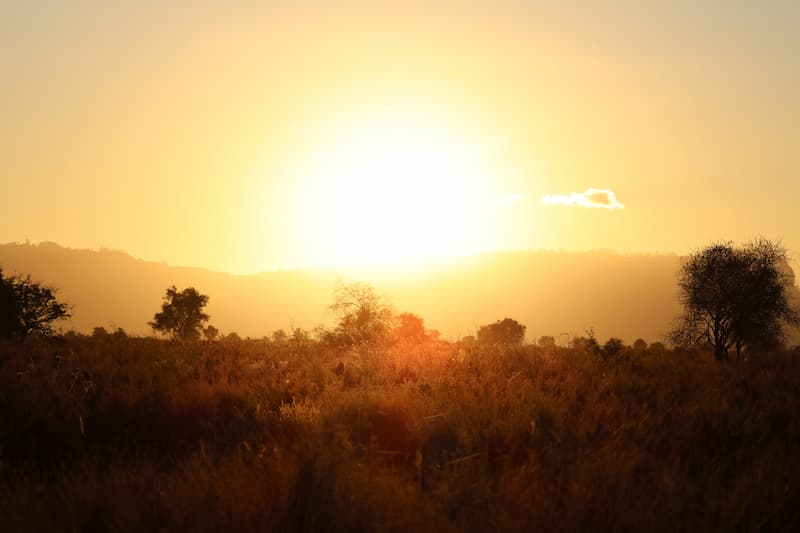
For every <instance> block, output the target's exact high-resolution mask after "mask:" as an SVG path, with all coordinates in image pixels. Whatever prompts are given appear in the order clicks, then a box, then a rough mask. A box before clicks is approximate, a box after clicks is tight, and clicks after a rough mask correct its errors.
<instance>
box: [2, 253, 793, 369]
mask: <svg viewBox="0 0 800 533" xmlns="http://www.w3.org/2000/svg"><path fill="white" fill-rule="evenodd" d="M678 289H679V292H680V297H681V303H682V304H683V308H684V310H683V313H682V315H681V316H680V317H679V318H678V319H677V320H676V322H675V324H674V325H673V327H672V328H671V330H670V332H669V333H668V335H667V336H666V337H665V340H667V341H668V342H669V343H670V344H672V345H673V346H675V347H683V348H699V349H704V348H710V349H711V350H712V351H713V353H714V356H715V357H716V359H717V360H720V361H722V360H727V359H728V353H729V352H730V351H731V350H735V353H736V357H737V359H739V358H740V357H741V354H742V353H743V352H744V351H747V352H750V353H756V352H758V351H767V350H771V349H775V348H777V347H780V346H782V344H783V343H784V342H785V340H786V338H787V336H786V330H787V328H788V327H796V326H798V325H800V312H799V311H798V309H797V302H795V301H793V300H792V295H793V294H795V286H794V273H793V272H792V269H791V268H790V267H789V264H788V257H787V252H786V249H785V247H783V246H782V245H780V244H779V243H775V242H772V241H769V240H767V239H764V238H759V239H756V240H754V241H752V242H749V243H745V244H744V245H741V246H735V245H734V244H733V243H730V242H720V243H713V244H711V245H709V246H707V247H705V248H704V249H702V250H699V251H697V252H695V253H693V254H691V255H690V256H689V257H688V259H687V260H686V261H685V262H684V264H683V266H682V267H681V269H680V272H679V273H678ZM208 301H209V296H208V295H205V294H202V293H200V292H199V291H198V290H197V289H196V288H194V287H188V288H185V289H183V290H180V291H179V290H178V289H177V288H176V287H175V286H172V287H169V288H168V289H167V290H166V293H165V295H164V299H163V302H162V305H161V310H160V311H159V312H157V313H155V315H154V317H153V320H152V321H151V322H149V323H148V325H149V326H150V327H151V328H152V329H153V331H154V333H160V334H163V335H166V336H168V337H170V338H172V339H179V340H183V341H191V340H199V339H206V340H209V341H214V340H218V339H220V338H223V337H225V338H227V339H228V340H235V339H237V338H238V335H237V334H236V333H235V332H231V333H228V334H227V335H223V334H222V333H221V332H220V331H219V330H218V329H217V328H216V327H215V326H213V325H208V324H207V323H208V321H209V320H210V316H209V315H208V314H207V313H206V312H205V310H204V309H205V307H206V305H207V304H208ZM328 309H329V311H330V312H332V313H333V315H334V316H335V318H336V325H335V326H334V327H333V328H332V329H327V328H325V327H323V326H319V327H317V328H315V329H313V330H311V331H304V330H300V329H295V330H293V331H292V332H290V333H287V332H285V331H283V330H279V331H276V332H274V334H273V340H276V341H281V340H286V339H290V338H294V339H299V338H304V339H314V340H317V341H319V342H322V343H325V344H327V345H331V346H335V347H344V348H346V347H351V346H354V345H361V344H370V345H383V344H386V343H391V342H425V341H439V339H440V334H439V332H438V331H436V330H433V329H427V328H426V327H425V324H424V321H423V319H422V318H421V317H420V316H418V315H416V314H414V313H409V312H400V313H398V312H397V311H396V310H395V309H394V307H393V306H392V305H391V303H390V302H388V301H387V300H386V299H385V298H384V297H383V296H381V295H380V294H378V293H377V291H376V290H375V289H374V288H373V287H371V286H369V285H367V284H364V283H354V284H350V285H341V286H340V287H338V288H337V289H336V290H335V291H334V295H333V303H332V304H331V305H330V306H329V308H328ZM69 316H70V315H69V306H68V305H67V304H65V303H62V302H59V301H58V300H57V299H56V297H55V291H54V289H52V288H50V287H46V286H43V285H40V284H38V283H35V282H33V281H31V279H30V277H29V276H27V277H11V278H3V275H2V270H0V338H15V339H18V340H24V339H25V338H26V337H27V336H29V335H32V334H33V335H37V336H43V337H47V336H51V335H53V334H54V333H55V330H54V328H53V323H54V322H56V321H58V320H61V319H64V318H67V317H69ZM525 329H526V327H525V326H524V325H522V324H520V323H519V322H517V321H516V320H514V319H511V318H504V319H501V320H498V321H497V322H495V323H493V324H487V325H483V326H480V327H479V328H478V330H477V332H476V335H475V336H467V337H465V338H464V339H462V340H461V342H465V343H470V342H480V343H483V344H488V345H496V344H502V345H507V346H519V345H521V344H523V343H524V341H525ZM94 333H95V334H97V335H102V334H103V333H107V332H105V330H104V329H103V328H95V331H94ZM115 334H117V335H119V334H124V332H123V331H121V330H119V329H118V330H117V331H116V332H115ZM562 335H564V334H562ZM567 337H568V338H567V341H568V342H570V343H572V345H575V344H576V343H577V344H585V347H586V348H587V349H588V350H589V351H592V352H595V353H597V354H599V355H602V356H605V357H613V356H614V355H615V354H616V353H619V352H620V351H622V350H623V349H624V348H626V346H625V344H624V342H623V341H622V340H621V339H619V338H615V337H611V338H609V339H608V340H607V341H606V342H605V343H603V344H600V342H599V341H598V340H597V339H596V337H595V335H594V330H593V329H592V328H589V329H588V330H587V331H586V336H573V337H572V339H569V336H568V335H567ZM555 342H556V341H555V337H550V336H543V337H540V339H539V343H540V344H542V345H546V344H549V343H553V344H555ZM643 342H644V341H643V340H642V339H637V341H636V343H634V344H637V345H638V348H639V349H641V348H642V346H641V344H642V343H643ZM656 347H658V345H656Z"/></svg>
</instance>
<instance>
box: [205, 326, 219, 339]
mask: <svg viewBox="0 0 800 533" xmlns="http://www.w3.org/2000/svg"><path fill="white" fill-rule="evenodd" d="M203 337H205V338H206V340H207V341H208V342H213V341H215V340H217V337H219V330H218V329H217V328H215V327H214V326H211V325H209V326H208V327H207V328H205V329H204V330H203Z"/></svg>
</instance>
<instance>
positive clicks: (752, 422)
mask: <svg viewBox="0 0 800 533" xmlns="http://www.w3.org/2000/svg"><path fill="white" fill-rule="evenodd" d="M705 252H707V254H705V255H703V254H700V255H698V256H693V257H692V258H690V260H689V262H688V263H687V265H690V266H687V267H685V268H684V270H683V271H682V274H681V275H682V277H681V283H682V285H681V289H682V290H687V288H691V289H692V290H695V289H696V291H697V294H699V295H700V296H702V297H704V298H706V299H705V300H704V299H702V298H700V297H698V299H687V300H686V302H687V313H689V312H690V311H691V312H692V313H694V315H692V316H704V317H706V318H704V320H705V322H703V321H702V320H699V319H698V320H696V321H694V322H692V321H691V320H690V321H688V322H687V321H685V322H684V323H683V324H684V326H685V325H686V324H700V325H702V324H703V323H705V324H706V325H708V324H709V320H713V319H714V316H716V315H713V314H712V313H713V312H715V311H716V310H719V309H724V310H725V311H727V312H728V313H729V314H728V315H725V317H723V319H721V322H724V324H727V325H728V326H727V327H729V329H728V330H727V331H728V333H727V336H724V338H723V336H720V339H722V341H721V342H723V344H724V345H725V346H726V347H725V350H726V353H727V350H728V349H729V348H730V347H731V346H735V345H737V343H739V344H740V345H741V346H738V347H744V348H746V349H747V350H755V349H756V347H759V348H760V349H762V351H763V350H764V346H767V345H769V344H772V348H771V350H769V351H763V353H762V354H761V356H760V357H757V358H752V357H751V358H747V359H745V360H744V361H740V363H739V364H736V365H717V364H715V360H718V359H720V351H719V345H718V344H715V343H714V342H708V343H706V345H705V346H704V345H703V344H702V343H701V344H698V343H696V342H693V343H692V346H691V347H690V348H686V347H680V348H676V349H672V350H669V349H667V347H665V346H664V345H663V344H662V343H660V342H654V343H652V344H650V345H649V346H648V345H647V343H646V342H645V341H644V340H643V339H637V340H636V341H635V342H634V344H633V346H627V345H626V344H625V343H624V342H623V340H622V339H619V338H616V337H611V338H609V339H608V340H606V341H605V342H604V343H602V344H601V343H600V342H599V341H598V340H597V337H596V335H595V330H594V329H593V328H589V329H587V331H586V336H574V337H572V338H571V339H568V340H569V346H568V347H566V346H559V345H558V344H557V343H556V340H555V337H553V336H549V335H543V336H540V337H539V338H538V341H537V343H536V344H535V345H529V344H526V343H525V330H526V327H525V326H524V325H522V324H521V323H519V322H517V321H516V320H513V319H511V318H505V319H503V320H498V321H497V322H494V323H492V324H487V325H484V326H481V327H480V328H479V329H478V331H477V334H476V336H474V337H473V336H467V337H465V338H464V339H462V340H461V341H459V342H455V343H451V342H447V341H442V340H440V339H439V336H438V333H437V332H436V331H435V330H428V329H426V327H425V324H424V321H423V319H422V318H421V317H420V316H418V315H415V314H413V313H399V314H398V313H396V312H395V311H394V309H393V307H392V306H391V305H390V304H389V302H388V301H387V300H386V299H385V298H384V297H382V296H380V295H379V294H378V293H377V292H376V290H375V289H374V288H373V287H371V286H369V285H366V284H354V285H342V286H340V287H339V288H338V289H337V290H336V291H335V293H334V303H333V305H331V307H330V309H331V310H332V311H333V312H334V313H335V317H336V320H337V322H336V325H335V326H334V328H333V329H331V330H328V329H326V328H324V327H322V326H320V327H319V328H316V329H315V330H313V331H308V330H304V329H301V328H293V329H292V330H291V332H289V333H287V332H286V331H284V330H277V331H275V332H274V333H272V335H270V336H268V337H264V338H262V339H259V340H251V339H242V338H241V337H240V336H239V335H237V334H236V333H229V334H227V335H223V334H221V333H220V332H219V331H218V330H217V329H216V328H215V327H213V326H207V327H205V328H203V323H204V322H206V321H207V320H208V316H207V315H206V314H205V313H203V308H204V307H205V305H206V303H207V302H208V297H207V296H205V295H202V294H200V293H199V292H198V291H197V290H196V289H194V288H188V289H185V290H183V291H181V292H178V291H177V289H176V288H175V287H174V286H173V287H171V288H170V289H168V290H167V293H166V296H165V298H164V303H163V305H162V311H161V312H160V313H157V314H156V316H155V318H154V321H153V322H152V325H153V327H154V329H155V330H158V331H162V332H164V333H168V334H170V335H171V336H172V337H173V338H179V339H182V340H184V341H185V342H181V343H174V342H165V341H163V340H159V339H156V338H136V337H130V336H129V335H127V334H126V333H125V332H124V331H123V330H122V329H120V328H117V329H116V330H115V331H114V332H113V333H110V332H109V331H108V330H106V329H105V328H104V327H99V326H98V327H95V328H94V330H93V331H92V334H91V335H90V336H86V335H81V334H78V333H74V332H70V333H68V334H66V335H64V337H63V338H61V339H59V340H57V341H53V340H46V339H41V338H38V337H42V336H43V335H36V336H33V337H37V338H29V339H28V340H27V341H26V342H25V343H17V342H8V341H5V342H0V391H2V392H0V474H2V475H0V529H2V530H3V531H21V532H24V531H106V530H114V531H142V530H145V531H150V530H167V531H174V530H191V531H263V530H267V531H376V530H380V531H383V530H393V531H394V530H399V531H407V530H418V531H437V532H441V531H465V530H467V531H487V530H490V531H528V530H560V531H572V530H586V529H592V530H668V531H673V530H695V531H706V530H726V531H727V530H770V531H772V530H786V531H791V530H795V529H797V528H798V527H800V492H799V491H798V488H797V486H796V484H797V480H798V479H800V456H798V455H797V453H796V450H797V449H798V448H800V389H798V385H797V384H798V382H800V352H798V350H797V349H795V350H785V349H783V348H780V347H776V346H775V345H774V343H766V342H765V339H766V340H769V339H780V338H781V335H782V333H783V330H782V329H781V328H782V324H783V323H794V320H795V319H794V315H793V314H792V313H793V312H794V311H793V310H792V308H791V307H790V306H789V304H788V296H787V294H786V290H787V287H788V286H789V285H788V283H789V280H790V277H789V274H787V273H786V271H785V270H784V266H783V263H782V261H783V260H785V252H784V251H783V250H782V249H781V248H780V247H777V246H775V245H772V244H771V243H768V242H766V241H757V242H756V243H754V244H752V245H748V246H747V247H745V248H744V249H741V250H740V249H733V248H725V246H722V247H721V248H720V247H719V246H718V245H714V246H713V247H711V248H709V249H708V250H706V251H705ZM698 257H699V258H698ZM754 258H755V259H754ZM745 267H746V268H745ZM786 268H787V269H788V267H786ZM789 272H790V271H789ZM737 276H738V277H737ZM723 277H724V278H725V279H723ZM729 278H735V279H736V280H737V285H736V286H737V287H738V288H739V292H740V293H741V294H740V295H738V296H737V295H733V294H729V293H728V292H726V291H727V290H732V287H733V286H732V285H731V284H729ZM27 281H28V283H29V284H30V280H29V279H27ZM701 281H702V283H700V282H701ZM18 283H19V282H18V281H17V280H16V279H13V281H9V280H8V279H3V278H2V275H0V292H2V291H5V292H4V293H2V294H5V300H2V299H0V301H5V302H6V303H4V304H3V305H7V302H8V301H10V300H9V298H10V297H9V296H8V295H9V294H11V293H13V294H14V305H15V306H17V305H18V300H17V297H16V294H17V293H16V292H14V291H15V290H16V289H15V287H16V285H17V284H18ZM700 285H702V287H700ZM11 289H13V290H11ZM762 289H763V290H765V291H766V293H765V295H761V294H760V292H759V291H761V290H762ZM9 290H11V292H9ZM42 294H49V295H50V296H51V297H52V293H46V292H45V293H42ZM687 294H689V293H687ZM689 295H690V296H693V297H694V296H696V294H695V293H694V292H692V293H690V294H689ZM708 295H711V296H708ZM767 296H769V298H768V297H767ZM714 298H718V299H719V301H715V300H714ZM48 301H51V300H48ZM52 301H54V299H52ZM697 302H703V303H704V305H705V303H707V302H710V304H709V305H708V307H703V306H701V305H699V304H697ZM721 302H722V303H721ZM689 303H692V305H693V306H694V307H689V306H688V304H689ZM723 303H724V304H725V305H723ZM60 305H63V304H60ZM715 305H716V306H717V307H714V306H715ZM16 308H17V307H15V309H16ZM64 312H66V308H65V307H64ZM702 313H707V314H706V315H703V314H702ZM748 313H751V314H748ZM776 324H777V325H776ZM689 331H690V329H685V330H684V331H683V333H687V332H689ZM697 331H698V330H694V331H692V336H690V338H695V337H693V336H694V335H695V334H696V333H697ZM703 333H704V335H705V339H706V340H709V341H710V340H713V339H716V336H715V335H717V334H718V333H719V332H715V331H708V330H706V331H703ZM201 335H202V337H204V339H205V340H203V341H201V340H200V339H201ZM709 347H710V348H712V350H710V351H705V348H709Z"/></svg>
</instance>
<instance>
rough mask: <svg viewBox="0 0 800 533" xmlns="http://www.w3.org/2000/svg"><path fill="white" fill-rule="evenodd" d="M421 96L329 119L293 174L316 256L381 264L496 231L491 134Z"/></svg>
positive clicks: (474, 242)
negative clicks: (474, 130)
mask: <svg viewBox="0 0 800 533" xmlns="http://www.w3.org/2000/svg"><path fill="white" fill-rule="evenodd" d="M457 126H458V122H457V121H454V120H450V121H448V117H447V116H444V115H443V114H441V113H440V114H437V113H435V112H433V111H432V110H430V109H421V108H420V107H419V106H413V105H389V106H376V107H371V108H370V109H368V110H362V111H361V112H356V113H350V114H348V115H346V116H344V117H338V118H336V119H334V120H331V121H329V122H328V123H326V124H325V126H324V127H322V128H321V132H320V133H319V134H318V135H317V136H316V139H315V142H314V143H312V146H314V149H313V150H311V151H310V152H309V158H308V160H307V161H306V162H304V163H303V164H301V165H300V167H299V169H298V170H297V172H298V174H299V175H297V176H296V178H295V182H296V184H297V189H296V191H297V192H296V201H295V203H296V204H298V205H301V206H302V208H301V209H299V210H298V214H300V216H299V223H300V224H302V225H305V226H307V227H306V231H305V232H304V233H306V234H307V235H309V237H310V239H309V240H311V241H313V242H309V243H307V244H308V245H310V246H312V247H313V249H315V250H317V252H318V256H317V257H316V258H315V260H314V262H315V263H317V264H327V265H330V264H362V265H363V264H373V265H374V264H383V265H396V264H398V263H407V262H415V261H419V260H423V259H427V258H432V257H442V256H453V255H460V254H466V253H470V252H475V251H477V250H479V249H482V248H484V247H486V236H488V235H489V234H490V233H491V231H492V228H491V224H490V221H488V220H487V217H486V214H487V209H486V208H487V207H491V206H492V205H493V204H494V203H496V202H495V200H494V198H495V196H494V195H493V190H492V185H493V178H494V176H493V173H494V171H493V170H492V164H491V159H492V158H491V157H490V155H491V150H490V144H491V143H489V142H488V141H486V140H485V139H481V138H480V137H478V136H473V137H471V136H469V135H467V134H466V133H465V131H464V130H463V128H458V127H457Z"/></svg>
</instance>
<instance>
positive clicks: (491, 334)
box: [478, 318, 525, 346]
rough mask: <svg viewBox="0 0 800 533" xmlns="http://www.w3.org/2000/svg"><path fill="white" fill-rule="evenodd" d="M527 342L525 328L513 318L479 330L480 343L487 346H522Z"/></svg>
mask: <svg viewBox="0 0 800 533" xmlns="http://www.w3.org/2000/svg"><path fill="white" fill-rule="evenodd" d="M524 340H525V326H523V325H522V324H520V323H519V322H517V321H516V320H513V319H511V318H504V319H503V320H498V321H497V322H495V323H494V324H488V325H485V326H481V327H480V328H479V329H478V342H479V343H481V344H485V345H501V346H520V345H522V342H523V341H524Z"/></svg>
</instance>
